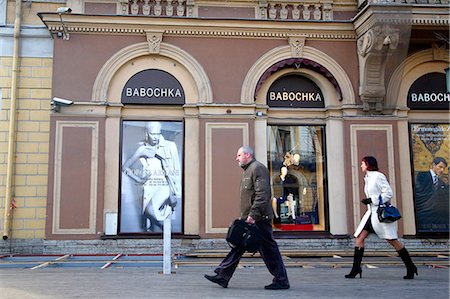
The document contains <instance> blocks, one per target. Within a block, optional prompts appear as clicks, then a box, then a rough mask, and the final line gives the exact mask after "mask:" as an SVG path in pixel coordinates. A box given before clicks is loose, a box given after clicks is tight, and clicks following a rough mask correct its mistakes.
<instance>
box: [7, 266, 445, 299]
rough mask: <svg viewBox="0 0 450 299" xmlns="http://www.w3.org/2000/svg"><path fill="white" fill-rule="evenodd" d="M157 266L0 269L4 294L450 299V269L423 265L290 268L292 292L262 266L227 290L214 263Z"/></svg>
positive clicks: (238, 276)
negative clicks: (277, 285) (359, 271)
mask: <svg viewBox="0 0 450 299" xmlns="http://www.w3.org/2000/svg"><path fill="white" fill-rule="evenodd" d="M160 271H161V269H160V268H159V267H145V268H138V267H134V268H109V269H105V270H100V269H94V268H83V267H81V268H80V267H78V268H70V267H66V268H42V269H35V270H31V269H17V268H9V269H0V297H1V298H4V299H6V298H192V299H197V298H201V299H207V298H215V299H219V298H278V299H284V298H296V299H299V298H315V299H317V298H358V299H360V298H364V299H369V298H374V299H375V298H376V299H380V298H396V299H397V298H427V299H434V298H436V299H441V298H449V268H448V267H444V268H431V267H426V266H419V267H418V271H419V276H418V277H416V279H414V280H404V279H403V275H405V272H406V270H405V268H404V267H400V266H383V267H380V268H375V269H369V268H364V269H363V278H362V279H359V278H357V279H345V278H344V275H345V274H347V273H348V272H349V271H350V268H349V267H343V268H331V267H316V268H302V267H288V268H287V271H288V275H289V279H290V282H291V288H290V289H289V290H279V291H268V290H264V285H266V284H269V283H270V280H271V276H270V274H269V273H268V271H267V269H266V268H265V267H263V266H255V267H245V268H238V269H237V271H236V273H235V275H234V276H233V278H232V280H231V281H230V283H229V285H228V288H227V289H223V288H221V287H219V286H217V285H215V284H213V283H211V282H209V281H207V280H206V279H205V278H204V277H203V275H204V274H205V273H209V274H212V273H213V267H209V266H187V267H180V268H178V269H175V270H174V271H175V273H174V274H172V275H163V274H160Z"/></svg>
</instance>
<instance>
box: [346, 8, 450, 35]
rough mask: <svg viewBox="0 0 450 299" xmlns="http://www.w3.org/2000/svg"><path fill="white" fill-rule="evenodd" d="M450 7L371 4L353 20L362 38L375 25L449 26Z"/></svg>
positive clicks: (357, 32)
mask: <svg viewBox="0 0 450 299" xmlns="http://www.w3.org/2000/svg"><path fill="white" fill-rule="evenodd" d="M449 19H450V12H449V9H448V5H433V6H430V5H428V6H412V5H402V3H400V4H392V3H391V4H390V5H387V4H370V5H367V6H366V7H364V9H363V10H361V11H360V12H359V13H358V15H357V16H355V18H354V19H353V23H354V26H355V30H356V34H357V35H358V36H361V35H362V34H364V32H366V31H367V30H369V29H370V28H372V27H373V26H374V25H375V24H387V25H408V26H447V27H448V26H449V24H450V21H449Z"/></svg>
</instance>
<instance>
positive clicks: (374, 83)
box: [358, 25, 400, 113]
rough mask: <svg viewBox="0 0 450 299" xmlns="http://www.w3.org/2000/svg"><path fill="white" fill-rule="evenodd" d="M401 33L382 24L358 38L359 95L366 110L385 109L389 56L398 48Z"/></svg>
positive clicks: (379, 110) (377, 110)
mask: <svg viewBox="0 0 450 299" xmlns="http://www.w3.org/2000/svg"><path fill="white" fill-rule="evenodd" d="M399 34H400V31H399V30H398V29H397V28H393V27H392V26H388V25H382V26H374V27H372V28H371V29H370V30H368V31H367V32H366V33H364V34H363V35H362V36H360V37H359V38H358V60H359V82H360V83H359V84H360V85H359V95H360V98H361V101H362V102H363V110H364V111H376V112H377V113H380V112H381V111H382V110H383V104H384V99H385V94H386V89H385V80H384V77H385V76H384V73H385V68H386V63H387V58H388V57H389V56H390V55H392V52H393V51H394V50H395V49H397V46H398V43H399Z"/></svg>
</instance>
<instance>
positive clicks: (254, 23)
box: [38, 13, 356, 40]
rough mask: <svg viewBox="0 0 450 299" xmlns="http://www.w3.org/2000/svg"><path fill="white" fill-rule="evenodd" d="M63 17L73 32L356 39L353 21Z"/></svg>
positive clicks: (53, 25)
mask: <svg viewBox="0 0 450 299" xmlns="http://www.w3.org/2000/svg"><path fill="white" fill-rule="evenodd" d="M38 15H39V17H40V18H41V19H42V21H43V22H44V23H45V24H46V26H47V28H48V29H49V31H50V32H51V33H57V32H60V31H61V30H63V26H62V24H61V22H60V20H59V16H58V15H55V14H54V13H40V14H38ZM63 18H64V19H63V21H64V25H65V27H66V30H67V31H68V32H69V33H89V34H92V33H98V34H126V35H141V34H142V35H145V34H146V33H147V32H163V33H164V36H202V37H239V38H268V39H270V38H272V39H287V38H289V37H290V36H293V35H295V36H302V37H306V38H309V39H339V40H355V39H356V36H355V34H354V28H353V25H352V24H351V23H350V22H314V21H298V22H286V21H266V20H226V19H214V20H212V19H195V18H183V19H180V18H178V19H173V18H156V17H155V18H153V17H152V18H149V17H145V18H142V17H139V16H100V15H99V16H93V15H81V14H80V15H77V14H71V15H65V16H64V17H63Z"/></svg>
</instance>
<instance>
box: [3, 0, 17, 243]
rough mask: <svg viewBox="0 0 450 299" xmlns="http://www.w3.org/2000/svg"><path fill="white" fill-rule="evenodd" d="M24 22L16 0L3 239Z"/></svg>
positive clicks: (6, 229)
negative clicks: (21, 29)
mask: <svg viewBox="0 0 450 299" xmlns="http://www.w3.org/2000/svg"><path fill="white" fill-rule="evenodd" d="M21 23H22V1H21V0H16V18H15V21H14V47H13V51H14V53H13V62H12V78H11V104H10V110H9V134H8V158H7V167H6V187H5V189H6V193H5V204H4V209H5V211H4V212H5V215H4V218H3V240H7V239H8V237H9V230H10V227H11V214H12V207H11V201H12V181H13V171H14V167H13V166H14V146H15V144H16V139H15V133H16V113H17V111H16V102H17V92H18V91H17V85H18V84H17V83H18V78H19V68H20V66H19V55H20V26H21Z"/></svg>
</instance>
